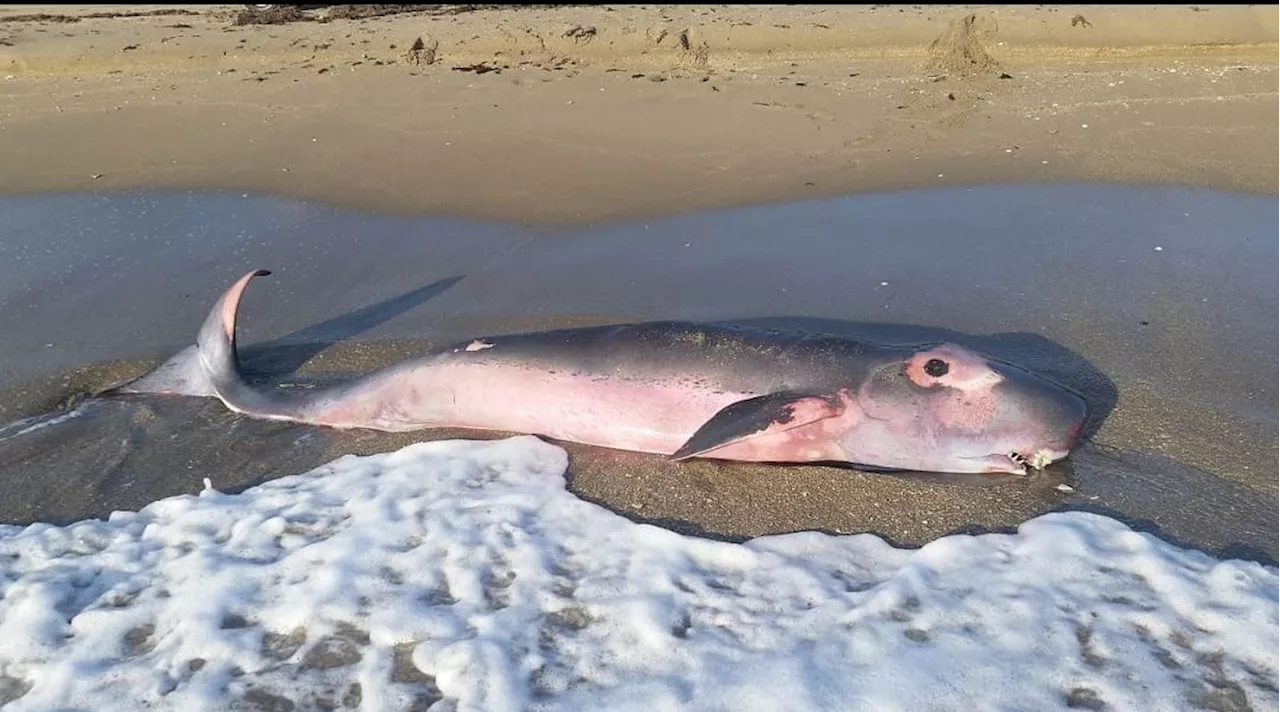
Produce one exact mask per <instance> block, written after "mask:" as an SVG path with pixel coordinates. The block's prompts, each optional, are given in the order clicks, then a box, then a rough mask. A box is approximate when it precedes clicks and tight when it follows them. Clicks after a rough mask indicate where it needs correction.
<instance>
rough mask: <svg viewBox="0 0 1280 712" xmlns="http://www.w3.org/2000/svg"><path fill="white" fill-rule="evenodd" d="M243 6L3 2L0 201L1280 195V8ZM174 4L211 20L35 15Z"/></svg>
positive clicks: (543, 201)
mask: <svg viewBox="0 0 1280 712" xmlns="http://www.w3.org/2000/svg"><path fill="white" fill-rule="evenodd" d="M239 7H240V6H236V5H227V6H212V7H209V6H92V7H89V6H48V7H42V6H9V7H8V8H7V9H4V8H0V97H2V98H3V101H0V107H2V108H0V126H2V127H3V128H2V130H0V155H4V156H5V170H4V171H0V193H34V192H44V191H58V190H99V191H101V190H115V189H121V188H146V187H179V188H227V189H232V190H255V191H265V192H273V193H277V194H282V195H288V196H294V197H300V198H306V199H312V200H319V201H324V202H328V203H330V204H335V205H340V206H344V207H352V208H362V209H364V208H370V209H377V210H381V211H392V212H396V213H401V214H437V215H438V214H451V215H465V216H470V217H480V218H503V219H509V220H515V221H521V222H534V223H542V224H546V223H558V224H564V223H578V224H581V223H585V222H592V221H601V220H608V219H617V218H635V217H654V216H659V215H667V214H671V213H673V212H681V211H687V210H692V209H697V208H705V207H716V206H732V205H744V204H756V203H761V202H783V201H788V200H792V199H797V198H812V197H822V196H834V195H843V194H847V193H851V192H860V191H866V190H884V189H896V188H911V187H932V186H944V185H968V184H974V183H988V182H992V181H998V182H1052V181H1061V180H1066V179H1088V180H1107V181H1125V182H1137V183H1148V184H1149V183H1160V184H1182V185H1196V186H1205V187H1216V188H1223V189H1232V190H1243V191H1250V192H1263V193H1274V192H1275V190H1276V175H1277V158H1276V156H1277V153H1278V151H1277V135H1276V125H1277V103H1276V86H1277V76H1278V75H1277V66H1276V61H1275V58H1276V52H1277V47H1276V41H1277V13H1276V10H1275V8H1274V7H1271V6H1253V7H1245V6H1236V7H1197V6H1160V7H1115V6H1111V7H1108V6H1041V7H1035V6H999V7H984V6H841V7H831V8H822V7H812V6H808V7H806V6H798V7H776V8H767V9H766V8H762V7H726V6H689V7H664V6H619V7H615V8H591V7H585V8H583V7H579V8H555V9H536V10H519V11H484V12H473V13H463V14H452V15H446V16H431V15H427V14H421V13H419V14H410V15H396V16H390V17H375V18H369V19H361V20H345V19H335V20H332V21H330V22H318V21H305V22H292V23H287V24H277V25H235V24H234V18H235V14H236V12H237V10H238V8H239ZM164 8H175V9H176V11H182V12H184V13H194V14H181V15H159V16H147V17H98V18H86V19H81V20H79V21H76V22H65V21H64V22H57V21H47V20H46V21H32V20H22V17H23V16H27V17H30V16H31V15H33V14H36V16H37V17H38V16H39V15H38V13H40V12H46V13H51V14H53V15H54V16H55V17H56V16H66V17H72V18H75V17H79V16H84V15H87V14H90V13H91V12H92V13H97V14H107V15H110V14H111V11H112V10H127V11H128V12H142V11H146V10H148V9H164ZM306 17H308V18H319V17H323V11H317V12H312V13H308V14H307V15H306ZM15 18H17V19H16V20H15ZM6 19H7V20H9V21H5V20H6ZM419 39H421V40H422V43H421V45H422V46H421V47H420V48H419V49H417V50H415V49H414V47H415V46H416V45H417V43H418V40H419Z"/></svg>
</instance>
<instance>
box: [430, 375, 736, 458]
mask: <svg viewBox="0 0 1280 712" xmlns="http://www.w3.org/2000/svg"><path fill="white" fill-rule="evenodd" d="M419 373H420V375H417V374H415V379H414V380H415V381H417V382H416V383H415V384H414V387H415V388H416V389H417V391H418V393H417V394H416V395H417V408H415V409H413V410H418V411H419V412H420V413H422V415H423V416H425V417H422V418H421V420H420V421H419V424H420V425H421V426H422V427H462V428H477V429H484V430H508V431H513V432H522V433H535V434H539V435H545V436H547V437H551V438H557V439H560V440H567V441H571V442H579V443H584V444H587V445H599V446H603V447H611V448H617V449H622V450H636V451H640V452H652V453H659V454H670V453H672V452H675V450H676V449H677V448H679V447H680V446H681V445H683V444H684V443H685V442H686V441H687V440H688V439H689V437H690V436H692V435H693V433H694V432H695V431H696V430H697V429H698V428H699V427H701V426H702V424H703V423H705V422H707V421H708V420H710V419H711V417H712V416H714V415H715V414H716V413H717V412H719V411H720V409H722V408H724V407H725V406H727V405H729V404H730V403H734V402H737V401H739V400H743V399H745V398H751V397H753V396H755V395H758V394H755V393H732V392H730V393H726V392H720V391H716V390H714V389H712V388H709V387H706V386H703V385H701V384H696V383H693V382H691V381H688V380H678V379H674V378H673V379H671V380H666V381H648V380H645V381H628V380H624V379H622V378H618V377H604V376H594V377H593V376H589V375H579V374H570V373H567V372H556V373H552V372H549V371H546V370H542V369H537V368H530V367H523V366H506V365H495V364H492V363H490V364H476V365H470V364H466V363H454V364H438V365H436V366H434V367H432V368H430V369H428V370H425V373H424V372H419ZM405 415H406V416H409V417H412V416H411V414H410V413H409V412H406V413H405Z"/></svg>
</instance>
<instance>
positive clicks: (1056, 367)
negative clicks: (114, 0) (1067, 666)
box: [0, 6, 1278, 563]
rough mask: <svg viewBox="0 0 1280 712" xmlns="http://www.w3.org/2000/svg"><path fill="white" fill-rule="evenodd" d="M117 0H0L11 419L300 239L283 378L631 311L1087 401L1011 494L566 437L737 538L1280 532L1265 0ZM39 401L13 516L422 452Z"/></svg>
mask: <svg viewBox="0 0 1280 712" xmlns="http://www.w3.org/2000/svg"><path fill="white" fill-rule="evenodd" d="M112 7H114V6H105V8H106V9H104V6H97V7H94V8H92V9H91V10H90V9H89V8H87V7H84V6H81V7H79V8H72V9H70V10H68V9H65V8H61V7H60V8H59V9H56V10H55V9H47V8H46V9H45V11H46V12H48V13H66V14H68V15H69V16H72V17H76V16H80V17H82V18H83V19H80V20H78V21H66V20H65V19H63V20H61V21H58V20H56V19H49V18H44V19H40V20H34V19H30V18H27V19H23V18H20V17H19V18H18V19H16V20H13V17H14V15H15V14H18V15H20V14H32V13H37V12H40V11H41V10H40V9H39V8H38V7H35V6H27V7H24V8H22V10H21V12H18V11H17V10H15V9H14V6H9V7H3V8H0V66H3V67H4V68H3V69H0V76H3V77H4V79H3V81H0V92H3V96H4V99H5V101H4V102H3V107H2V108H0V155H4V156H5V157H6V158H5V161H6V163H5V168H6V170H5V171H0V194H7V195H9V196H14V197H8V198H2V199H0V223H3V224H4V226H5V238H4V240H3V241H2V242H0V256H2V257H3V259H4V263H5V265H6V266H5V267H4V272H3V275H2V276H3V279H0V284H2V285H3V289H2V290H0V306H2V307H3V308H0V327H2V328H3V333H5V334H6V335H7V338H6V343H5V346H6V348H5V350H4V354H3V356H2V357H0V420H4V421H7V420H12V419H13V418H18V417H24V416H28V415H32V414H35V413H41V412H47V411H51V410H52V411H54V412H62V410H65V409H66V408H68V407H70V406H71V404H72V403H73V402H74V401H75V399H76V398H77V394H78V393H82V392H85V391H93V390H95V389H97V388H101V387H102V386H104V385H106V384H108V383H110V382H111V381H113V380H116V379H119V378H123V377H126V376H129V375H136V374H137V373H139V372H140V371H141V370H142V369H144V368H145V367H146V366H147V365H148V364H151V363H155V362H156V360H157V359H160V358H163V357H165V356H167V355H169V354H170V353H172V352H173V351H175V350H177V349H178V348H181V347H183V346H185V345H186V344H187V343H189V341H190V339H191V335H192V334H193V333H194V329H195V327H196V325H198V323H199V321H200V320H201V319H202V318H203V315H204V312H205V310H206V309H207V308H208V305H209V304H210V303H211V302H212V300H213V299H214V298H215V297H216V295H217V294H218V293H219V292H220V291H221V289H222V288H224V287H225V285H226V283H227V282H228V281H229V280H230V279H232V278H234V276H238V274H240V273H241V272H242V271H243V270H244V269H247V268H248V267H250V266H267V267H271V268H275V269H279V270H280V272H279V274H278V276H277V278H275V279H274V280H270V281H266V282H264V283H263V284H262V285H260V286H259V285H255V287H254V292H253V294H251V295H250V297H249V299H248V303H247V309H248V310H249V314H248V316H247V317H246V321H245V331H244V336H243V342H242V343H244V344H245V345H246V346H247V347H248V358H249V360H250V363H251V365H252V364H256V365H257V367H258V368H259V370H262V371H267V372H271V373H275V374H278V373H281V372H284V371H288V370H292V369H293V368H297V367H300V368H302V370H303V371H304V373H319V372H347V373H349V372H352V371H360V370H366V369H368V368H371V367H374V366H376V365H381V364H382V363H386V362H388V361H390V360H394V359H396V358H399V357H402V356H404V355H406V354H408V353H411V352H412V351H413V350H414V349H416V348H421V347H422V346H423V344H424V342H423V339H424V338H425V339H428V340H438V341H445V340H450V339H456V338H466V337H469V336H472V335H474V334H476V333H498V332H504V331H515V330H525V329H536V328H543V327H547V326H557V325H567V324H585V323H601V322H606V321H622V320H636V319H662V318H691V319H727V320H738V321H741V320H759V319H786V320H791V321H795V320H802V321H803V320H808V321H804V323H805V324H806V325H807V326H809V327H811V328H821V329H829V330H830V329H835V330H841V329H845V330H849V329H852V330H854V331H855V332H856V331H860V330H861V331H867V330H869V331H871V332H873V333H874V334H878V335H881V336H885V335H886V334H887V336H892V337H904V338H905V337H906V336H912V337H913V338H914V337H915V336H920V335H921V332H920V330H921V329H924V330H925V331H926V332H929V333H927V334H924V335H926V336H928V335H943V336H946V337H947V338H955V339H957V340H961V341H965V340H968V343H971V344H972V345H974V346H977V347H981V348H983V349H985V350H990V351H993V352H996V353H997V354H1003V355H1007V356H1009V357H1010V358H1012V359H1013V360H1015V361H1018V360H1022V361H1024V362H1026V361H1029V362H1030V363H1029V365H1031V366H1033V367H1036V368H1037V369H1040V370H1044V371H1048V372H1049V373H1051V374H1052V375H1054V376H1055V377H1058V378H1061V379H1065V380H1068V381H1070V382H1072V384H1073V385H1075V386H1077V387H1079V388H1081V389H1082V390H1085V391H1086V392H1087V393H1088V394H1089V395H1090V397H1091V402H1092V403H1093V405H1094V406H1095V408H1097V409H1098V413H1100V414H1101V415H1100V417H1099V418H1098V420H1097V422H1095V424H1094V427H1093V428H1092V430H1093V431H1094V433H1093V438H1092V442H1091V443H1090V444H1089V445H1088V446H1087V447H1086V448H1083V449H1082V450H1081V451H1080V452H1078V453H1076V454H1075V455H1074V456H1073V457H1072V459H1071V463H1070V465H1069V466H1063V467H1061V468H1057V469H1055V470H1054V471H1052V472H1049V473H1047V474H1045V475H1043V476H1042V477H1038V478H1032V479H1029V480H1026V481H1021V482H1003V481H1002V482H992V483H987V484H986V486H981V487H974V486H972V483H971V482H967V481H960V480H957V479H954V478H953V479H943V480H929V479H927V478H904V477H897V476H887V475H868V474H863V473H857V472H849V471H845V470H833V469H831V468H765V467H746V466H739V465H726V464H722V463H714V462H696V463H688V464H686V465H683V466H676V465H671V464H669V463H665V462H663V461H661V460H660V459H655V458H644V457H633V456H630V455H627V454H625V453H610V452H607V451H599V450H591V449H587V448H577V447H571V448H570V451H571V453H572V455H573V458H574V466H573V471H572V472H571V478H572V482H571V486H572V487H573V488H574V490H575V492H577V493H578V494H580V495H581V496H583V497H586V498H588V499H591V500H592V501H597V502H600V503H602V504H603V505H605V506H608V507H610V508H612V509H614V510H615V511H619V512H622V513H625V514H627V515H628V516H632V517H635V518H637V519H641V520H644V521H651V522H654V523H658V524H661V525H664V526H669V527H672V528H675V529H678V530H681V531H689V532H700V533H703V534H706V535H711V536H723V537H730V538H735V537H746V536H754V535H758V534H764V533H775V532H781V531H794V530H797V529H822V530H828V531H839V532H854V531H871V532H875V533H877V534H881V535H883V536H886V537H887V538H889V539H890V540H892V541H895V542H897V543H902V544H919V543H923V542H925V541H928V540H929V539H931V538H934V537H936V536H940V535H943V534H946V533H948V532H953V531H978V530H990V529H1002V528H1008V527H1012V526H1016V525H1017V523H1019V522H1021V521H1024V520H1025V519H1026V518H1028V517H1030V516H1034V515H1035V514H1038V513H1040V512H1043V511H1048V510H1051V509H1054V508H1059V507H1077V508H1078V507H1087V508H1094V509H1096V510H1098V511H1103V512H1106V513H1109V514H1113V515H1115V516H1120V517H1121V518H1122V519H1125V520H1126V521H1130V522H1132V523H1135V524H1136V525H1139V526H1142V527H1145V528H1147V529H1150V530H1154V531H1158V532H1159V533H1161V534H1163V535H1166V536H1168V537H1170V538H1172V539H1175V540H1177V541H1180V542H1182V543H1188V544H1191V545H1194V546H1199V547H1201V548H1204V549H1205V550H1208V551H1212V552H1214V553H1218V554H1230V555H1238V556H1245V557H1247V558H1254V559H1258V560H1264V561H1269V562H1272V563H1274V561H1275V559H1276V548H1277V544H1276V531H1277V527H1276V506H1275V503H1276V490H1277V480H1276V475H1275V473H1276V469H1277V464H1276V450H1277V438H1276V420H1275V413H1276V390H1275V382H1274V380H1273V379H1272V378H1271V377H1270V375H1269V374H1271V373H1273V372H1274V371H1275V369H1276V355H1275V348H1274V344H1275V343H1276V332H1275V326H1274V325H1275V324H1276V292H1275V282H1274V281H1272V280H1273V273H1272V272H1270V265H1271V264H1273V263H1274V260H1275V259H1276V254H1275V242H1274V235H1275V234H1276V230H1277V226H1276V224H1275V220H1276V219H1275V210H1274V195H1275V193H1276V175H1277V158H1276V157H1277V153H1278V151H1277V134H1276V125H1277V102H1276V97H1277V92H1276V82H1277V68H1276V64H1275V61H1274V58H1275V56H1276V10H1275V9H1274V8H1273V7H1252V8H1248V7H1234V8H1192V7H1190V6H1182V7H1161V8H1155V9H1152V8H1141V9H1129V8H1119V7H1110V8H1108V7H1098V6H1080V7H1066V6H1063V7H1057V8H1031V7H1025V8H1024V7H1017V8H1015V7H999V8H983V7H978V6H973V7H958V6H948V7H925V8H919V9H917V8H907V7H903V8H895V7H889V8H884V7H877V8H872V7H845V8H836V9H832V10H826V9H819V8H805V7H800V8H779V9H774V10H768V11H766V10H763V9H761V8H725V7H714V8H712V7H710V6H707V7H698V8H692V9H683V8H662V7H660V6H647V7H643V8H631V7H628V8H618V9H613V10H609V9H605V8H558V9H554V10H527V11H520V12H511V11H493V12H477V13H466V14H461V15H450V16H442V17H433V16H430V15H425V14H412V15H399V16H395V17H379V18H371V19H364V20H344V19H334V20H332V21H329V22H319V21H300V22H293V23H288V24H282V25H265V26H263V25H235V24H233V20H234V17H235V11H236V7H237V6H223V7H222V8H215V9H214V10H209V9H207V8H203V7H196V6H173V7H176V8H177V9H179V10H182V11H183V12H184V13H194V14H163V15H155V16H145V17H97V18H92V17H84V16H85V15H86V14H87V13H89V12H97V13H106V14H111V13H112V12H113V10H112V9H111V8H112ZM133 7H134V8H136V7H141V8H142V10H146V9H147V8H149V7H150V8H152V9H156V8H160V6H133ZM116 9H119V8H116ZM138 11H139V10H135V9H132V8H131V9H130V10H129V12H138ZM970 16H972V18H973V19H972V20H969V21H966V20H965V18H967V17H970ZM6 18H8V19H10V20H12V21H4V20H5V19H6ZM419 37H421V38H423V43H422V46H421V47H420V48H418V49H417V50H414V49H413V47H414V46H415V40H416V39H417V38H419ZM392 45H394V47H393V46H392ZM432 48H434V50H433V49H432ZM1081 180H1088V181H1107V182H1110V183H1112V184H1113V185H1114V184H1123V183H1140V184H1154V185H1164V186H1166V188H1164V189H1161V190H1153V191H1135V192H1132V193H1129V192H1125V191H1124V190H1121V189H1118V188H1117V189H1113V188H1108V187H1106V186H1105V185H1094V186H1089V185H1063V183H1064V182H1069V181H1081ZM992 183H998V184H1003V185H1006V186H1009V187H992V188H984V189H979V190H976V191H973V192H969V191H966V190H965V188H964V187H965V186H979V185H984V184H992ZM1014 184H1019V185H1022V186H1032V187H1017V186H1015V185H1014ZM1034 186H1043V188H1035V187H1034ZM1178 186H1191V187H1196V186H1199V187H1206V188H1215V189H1219V190H1230V191H1237V192H1243V193H1252V194H1255V195H1253V196H1250V195H1227V194H1224V193H1216V192H1204V193H1202V192H1198V191H1194V190H1186V189H1184V188H1180V187H1178ZM935 187H942V188H946V187H952V188H954V190H942V191H919V192H910V193H894V192H885V191H894V190H896V189H903V188H935ZM156 188H158V189H164V190H168V191H172V192H169V193H154V192H145V193H132V192H123V193H122V192H120V191H128V190H132V189H156ZM187 189H198V190H205V189H226V192H224V193H221V194H216V195H208V194H190V193H187V192H185V191H186V190H187ZM81 191H94V192H95V193H96V194H97V195H98V197H94V196H92V195H83V194H81V193H80V192H81ZM50 192H53V193H55V195H43V194H45V193H50ZM58 193H66V194H58ZM259 193H274V194H277V195H283V196H293V197H299V198H306V199H309V200H315V201H320V202H323V203H327V204H328V205H333V206H339V207H343V208H358V209H360V210H362V211H376V212H377V213H380V214H379V215H371V214H368V213H363V212H362V213H351V212H347V211H344V210H335V209H331V208H327V207H323V206H322V205H319V204H314V203H298V202H290V201H277V200H272V199H268V198H263V197H259V195H258V194H259ZM242 194H244V195H248V197H241V196H242ZM846 194H854V197H850V198H848V199H840V198H835V199H833V200H829V201H812V202H802V203H795V202H794V201H795V200H797V199H808V200H812V199H817V198H823V197H825V196H842V195H846ZM18 196H26V197H18ZM757 204H765V205H764V206H763V207H758V208H750V207H747V208H741V209H739V210H727V211H715V210H711V211H709V212H708V211H707V210H708V209H713V208H722V207H723V208H728V207H732V206H746V205H757ZM442 215H453V216H460V217H465V218H467V219H465V220H463V219H458V220H449V219H443V218H441V217H439V216H442ZM672 215H678V217H664V216H672ZM412 216H433V217H430V218H426V217H423V218H415V217H412ZM1156 248H1160V249H1159V250H1157V249H1156ZM458 278H461V279H460V280H459V279H458ZM353 310H354V311H353ZM901 325H915V326H914V327H910V328H905V327H903V326H901ZM904 328H905V331H904ZM886 330H887V332H886ZM929 330H932V331H931V332H930V331H929ZM338 340H354V341H353V342H349V343H346V344H338V345H334V342H335V341H338ZM255 348H256V350H255ZM255 354H256V355H255ZM60 409H62V410H60ZM14 432H15V431H13V430H9V431H3V432H0V441H2V442H0V472H3V473H5V474H4V477H5V478H6V479H7V482H6V483H5V484H4V485H3V487H4V495H5V496H4V497H0V502H2V503H3V507H4V509H3V511H2V512H0V519H3V521H6V522H23V521H34V520H67V519H75V518H79V517H84V516H105V515H106V514H109V512H110V511H112V510H113V509H119V508H136V507H138V506H141V505H142V504H145V503H146V502H148V501H151V500H153V499H155V498H158V497H162V496H167V495H170V494H176V493H180V492H194V491H197V490H198V489H199V488H200V486H201V483H200V477H201V474H200V473H207V474H211V475H212V476H213V477H214V479H215V484H217V486H219V487H220V488H222V489H236V488H238V487H244V486H249V485H251V484H252V483H253V482H255V481H259V480H260V479H261V478H264V477H274V476H280V475H284V474H291V473H293V472H297V471H300V470H301V469H306V468H307V467H310V466H312V465H314V464H319V463H320V462H323V461H325V460H326V459H329V458H332V457H335V456H337V455H338V454H342V453H344V452H372V451H377V450H383V449H387V448H390V447H395V446H397V445H399V444H402V443H403V442H404V441H405V439H404V438H390V437H385V436H374V435H370V434H359V433H356V434H351V433H348V434H336V433H331V432H325V431H320V430H317V429H309V428H298V427H295V426H281V425H277V424H261V423H255V422H252V421H247V420H245V419H243V418H239V417H237V416H234V415H232V414H229V413H226V412H225V411H224V410H223V409H221V408H220V407H218V406H217V405H216V404H210V403H207V402H186V401H185V400H184V401H182V402H165V401H160V400H156V399H150V400H147V399H143V400H141V401H113V402H110V403H103V402H96V403H94V404H92V405H90V406H89V409H88V410H87V411H85V412H84V414H83V415H81V416H79V417H76V418H72V419H70V420H67V421H65V422H62V423H59V424H56V425H51V426H49V427H47V428H44V429H41V430H38V431H32V432H31V433H28V434H26V435H23V436H21V437H17V436H14V435H13V433H14ZM439 435H441V434H434V435H432V436H431V437H437V436H439ZM469 435H474V434H469ZM5 438H9V439H8V440H5ZM51 472H58V473H59V474H58V475H57V476H56V477H55V476H50V473H51ZM1059 485H1065V486H1067V487H1068V488H1069V489H1062V488H1060V487H1059Z"/></svg>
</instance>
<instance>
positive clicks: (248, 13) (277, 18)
mask: <svg viewBox="0 0 1280 712" xmlns="http://www.w3.org/2000/svg"><path fill="white" fill-rule="evenodd" d="M309 20H311V18H310V17H307V15H306V14H305V13H303V12H302V10H301V9H299V8H298V6H296V5H272V6H271V7H269V8H267V9H265V10H249V9H244V10H241V11H240V12H238V13H236V16H235V19H233V20H232V21H231V24H233V25H283V24H286V23H289V22H305V21H309Z"/></svg>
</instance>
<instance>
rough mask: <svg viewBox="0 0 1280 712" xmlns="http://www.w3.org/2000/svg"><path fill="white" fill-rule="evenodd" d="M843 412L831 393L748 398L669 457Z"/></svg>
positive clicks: (681, 457) (683, 457)
mask: <svg viewBox="0 0 1280 712" xmlns="http://www.w3.org/2000/svg"><path fill="white" fill-rule="evenodd" d="M843 412H844V403H843V402H842V401H841V400H840V399H839V398H838V397H836V396H834V395H820V394H810V393H796V392H794V391H783V392H779V393H769V394H767V395H763V396H756V397H755V398H748V399H747V400H741V401H738V402H736V403H731V404H729V405H727V406H725V407H724V408H722V409H721V410H720V412H719V413H716V414H715V415H714V416H713V417H712V418H711V420H708V421H707V422H705V423H703V424H702V427H700V428H698V431H697V432H695V433H694V434H693V436H692V437H690V438H689V440H688V442H686V443H685V444H684V445H682V446H680V449H678V450H676V451H675V452H674V453H672V454H671V455H670V457H671V459H673V460H687V459H689V458H691V457H697V456H699V455H703V454H706V453H708V452H711V451H712V450H718V449H720V448H722V447H725V446H728V445H732V444H734V443H738V442H742V441H743V440H750V439H751V438H756V437H760V436H763V435H771V434H775V433H782V432H786V431H788V430H792V429H794V428H799V427H801V426H804V425H809V424H811V423H816V422H818V421H819V420H825V419H827V418H834V417H836V416H839V415H840V414H841V413H843Z"/></svg>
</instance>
